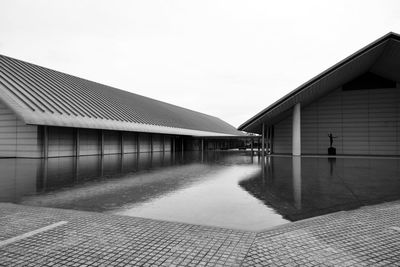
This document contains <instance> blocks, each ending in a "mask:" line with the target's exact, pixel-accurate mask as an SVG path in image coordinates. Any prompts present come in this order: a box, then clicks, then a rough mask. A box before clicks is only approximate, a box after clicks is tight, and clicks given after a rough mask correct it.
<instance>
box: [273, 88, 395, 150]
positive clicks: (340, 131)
mask: <svg viewBox="0 0 400 267" xmlns="http://www.w3.org/2000/svg"><path fill="white" fill-rule="evenodd" d="M301 120H302V132H301V134H302V153H303V154H327V149H328V147H329V138H328V136H327V135H328V133H330V132H332V134H333V135H335V136H338V138H337V139H335V140H334V144H333V146H334V147H335V148H336V150H337V153H338V154H347V155H351V154H355V155H399V154H400V89H396V88H392V89H370V90H354V91H342V90H341V89H340V88H339V89H337V90H335V91H333V92H332V93H330V94H328V95H327V96H325V97H323V98H321V99H319V100H317V101H315V102H313V103H312V104H310V105H308V106H307V107H304V108H303V109H302V118H301ZM287 121H288V119H286V120H285V121H284V122H281V123H280V124H278V125H286V124H288V123H287ZM278 128H279V127H278ZM281 129H283V128H282V127H281ZM287 133H289V134H290V133H291V129H286V132H284V133H283V135H284V136H286V135H287ZM278 135H279V132H276V134H275V138H277V137H278ZM280 139H282V138H280ZM280 139H279V138H278V140H280Z"/></svg>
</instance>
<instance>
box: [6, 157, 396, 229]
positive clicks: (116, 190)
mask: <svg viewBox="0 0 400 267" xmlns="http://www.w3.org/2000/svg"><path fill="white" fill-rule="evenodd" d="M395 199H400V159H388V158H321V157H319V158H317V157H302V158H300V157H294V158H292V157H283V156H280V157H279V156H273V157H266V158H260V157H257V156H251V155H250V154H249V152H237V151H225V152H207V153H203V154H202V153H184V154H179V153H178V154H176V155H174V154H171V153H140V154H139V156H138V155H137V154H128V155H124V156H120V155H110V156H104V157H99V156H86V157H79V158H73V157H66V158H51V159H48V160H40V159H0V202H14V203H20V204H24V205H34V206H44V207H56V208H66V209H76V210H86V211H98V212H107V213H113V214H120V215H127V216H139V217H145V218H153V219H161V220H168V221H177V222H185V223H194V224H202V225H211V226H220V227H227V228H234V229H243V230H262V229H267V228H270V227H273V226H277V225H281V224H284V223H287V222H289V221H296V220H300V219H305V218H310V217H314V216H318V215H322V214H326V213H330V212H335V211H340V210H348V209H354V208H358V207H360V206H363V205H369V204H375V203H381V202H384V201H390V200H395Z"/></svg>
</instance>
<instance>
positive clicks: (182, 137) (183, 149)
mask: <svg viewBox="0 0 400 267" xmlns="http://www.w3.org/2000/svg"><path fill="white" fill-rule="evenodd" d="M183 150H184V143H183V137H182V152H183Z"/></svg>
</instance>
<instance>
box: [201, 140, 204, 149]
mask: <svg viewBox="0 0 400 267" xmlns="http://www.w3.org/2000/svg"><path fill="white" fill-rule="evenodd" d="M201 151H204V139H201Z"/></svg>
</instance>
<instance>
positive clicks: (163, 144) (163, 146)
mask: <svg viewBox="0 0 400 267" xmlns="http://www.w3.org/2000/svg"><path fill="white" fill-rule="evenodd" d="M162 137H163V139H162V152H163V153H165V135H163V136H162Z"/></svg>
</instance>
